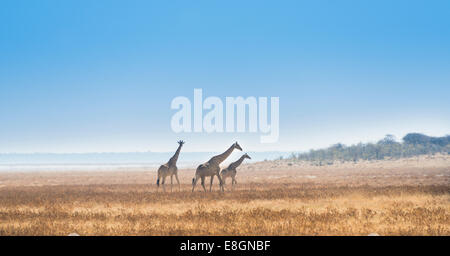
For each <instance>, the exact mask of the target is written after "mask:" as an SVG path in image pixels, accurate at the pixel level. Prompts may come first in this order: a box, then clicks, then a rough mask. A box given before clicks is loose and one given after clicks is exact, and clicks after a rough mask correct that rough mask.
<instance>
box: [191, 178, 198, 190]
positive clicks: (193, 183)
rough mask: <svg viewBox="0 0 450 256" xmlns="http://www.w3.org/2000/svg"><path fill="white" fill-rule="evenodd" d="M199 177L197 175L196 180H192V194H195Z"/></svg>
mask: <svg viewBox="0 0 450 256" xmlns="http://www.w3.org/2000/svg"><path fill="white" fill-rule="evenodd" d="M197 181H198V176H197V175H196V176H195V178H193V179H192V192H194V188H195V186H196V185H197Z"/></svg>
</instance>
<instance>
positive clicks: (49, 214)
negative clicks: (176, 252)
mask: <svg viewBox="0 0 450 256" xmlns="http://www.w3.org/2000/svg"><path fill="white" fill-rule="evenodd" d="M416 160H417V159H409V160H395V161H377V162H364V163H356V164H348V163H346V164H335V165H331V166H323V167H315V166H310V165H308V164H306V163H291V162H287V161H279V162H262V163H256V164H251V165H244V166H242V168H241V169H240V170H238V182H239V184H238V186H237V187H236V189H235V191H233V192H231V191H230V190H229V186H230V185H228V184H227V189H226V192H225V193H219V192H218V191H217V190H218V185H217V181H216V183H215V185H214V189H215V191H214V192H213V193H206V194H205V193H203V192H200V187H197V189H198V191H196V192H194V193H191V192H190V189H191V185H190V184H189V183H190V180H191V178H192V176H193V173H194V170H180V178H181V182H182V183H184V184H183V185H182V191H181V192H178V191H177V189H176V186H174V192H173V193H162V192H157V191H156V186H155V184H154V183H155V173H154V172H153V171H147V170H128V171H125V170H124V171H96V172H91V171H79V172H39V173H38V172H32V173H26V172H22V173H13V172H2V173H0V235H67V234H69V233H73V232H76V233H78V234H80V235H367V234H369V233H373V232H376V233H378V234H380V235H450V165H449V163H450V162H449V158H448V157H447V156H442V157H441V156H438V157H437V158H436V157H434V158H431V159H427V158H423V159H422V158H420V159H419V158H418V160H417V161H416ZM169 187H170V185H169V186H168V190H170V188H169ZM175 191H176V192H175Z"/></svg>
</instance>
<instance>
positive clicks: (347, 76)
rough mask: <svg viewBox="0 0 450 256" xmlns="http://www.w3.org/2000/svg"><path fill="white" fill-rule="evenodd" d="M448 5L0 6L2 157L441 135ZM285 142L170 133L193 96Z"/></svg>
mask: <svg viewBox="0 0 450 256" xmlns="http://www.w3.org/2000/svg"><path fill="white" fill-rule="evenodd" d="M449 10H450V2H449V1H371V3H369V1H160V2H159V3H156V1H100V0H99V1H82V0H77V1H56V0H55V1H45V0H42V1H20V0H18V1H17V0H16V1H2V8H0V152H3V153H5V152H21V153H23V152H123V151H148V150H151V151H172V150H173V149H174V147H176V144H175V141H176V140H178V139H184V140H186V141H187V144H186V145H185V150H187V151H222V150H223V149H225V148H226V147H228V146H229V145H228V144H230V143H231V142H233V141H234V140H238V141H239V142H240V144H241V145H242V146H243V147H244V150H248V151H261V150H281V151H297V150H307V149H310V148H320V147H325V146H328V145H330V144H333V143H337V142H343V143H347V144H351V143H356V142H359V141H363V142H368V141H375V140H377V139H380V138H381V137H383V136H384V135H385V134H387V133H390V134H394V135H396V136H397V137H401V136H403V135H405V134H406V133H408V132H423V133H426V134H428V135H434V136H442V135H445V134H448V133H449V131H450V100H448V98H449V95H450V72H449V70H450V29H449V28H450V15H448V14H449ZM194 88H202V89H203V94H204V96H205V97H207V96H217V97H221V98H223V99H224V97H226V96H243V97H247V96H267V97H271V96H278V97H280V139H279V142H278V143H274V144H261V143H259V134H256V135H255V134H249V133H244V134H237V133H236V134H235V133H233V134H205V133H201V134H175V133H173V132H172V131H171V129H170V119H171V117H172V115H173V114H174V113H175V111H174V110H171V109H170V103H171V101H172V99H173V98H174V97H176V96H186V97H189V98H192V97H193V89H194Z"/></svg>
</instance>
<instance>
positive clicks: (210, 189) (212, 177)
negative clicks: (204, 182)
mask: <svg viewBox="0 0 450 256" xmlns="http://www.w3.org/2000/svg"><path fill="white" fill-rule="evenodd" d="M213 180H214V175H213V176H211V179H210V184H209V192H211V191H212V184H213Z"/></svg>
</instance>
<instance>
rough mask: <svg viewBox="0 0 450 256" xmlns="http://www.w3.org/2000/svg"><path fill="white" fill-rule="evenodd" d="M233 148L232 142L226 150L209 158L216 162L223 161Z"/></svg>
mask: <svg viewBox="0 0 450 256" xmlns="http://www.w3.org/2000/svg"><path fill="white" fill-rule="evenodd" d="M233 149H234V144H233V145H231V147H230V148H229V149H227V151H225V152H223V153H222V154H220V155H217V156H215V157H213V158H211V160H209V161H210V162H214V163H216V164H220V163H222V162H223V161H225V159H227V157H229V156H230V155H231V152H233Z"/></svg>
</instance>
